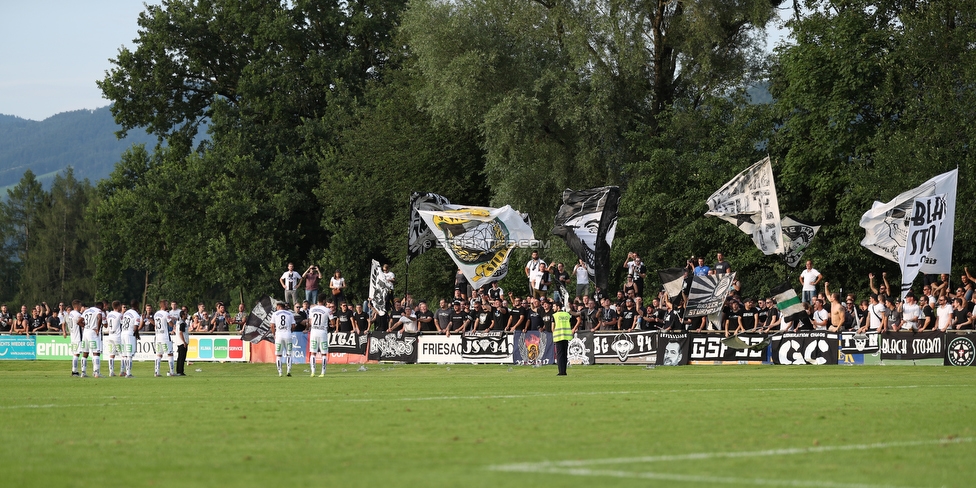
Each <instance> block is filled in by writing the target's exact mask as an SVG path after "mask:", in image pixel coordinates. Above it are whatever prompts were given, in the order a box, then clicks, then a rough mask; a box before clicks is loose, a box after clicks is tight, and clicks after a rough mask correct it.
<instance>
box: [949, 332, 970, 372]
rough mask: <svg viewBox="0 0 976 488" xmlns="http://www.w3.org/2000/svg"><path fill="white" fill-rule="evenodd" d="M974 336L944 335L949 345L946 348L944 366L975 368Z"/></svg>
mask: <svg viewBox="0 0 976 488" xmlns="http://www.w3.org/2000/svg"><path fill="white" fill-rule="evenodd" d="M973 337H974V334H972V333H969V334H953V335H948V334H946V338H947V339H948V340H949V344H948V345H947V346H946V355H945V361H944V362H943V364H945V365H946V366H976V342H974V341H973Z"/></svg>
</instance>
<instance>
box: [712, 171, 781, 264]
mask: <svg viewBox="0 0 976 488" xmlns="http://www.w3.org/2000/svg"><path fill="white" fill-rule="evenodd" d="M706 203H707V204H708V212H705V215H711V216H713V217H718V218H720V219H722V220H724V221H726V222H729V223H732V224H735V226H736V227H738V228H739V229H740V230H742V232H745V233H746V234H749V235H751V236H752V242H754V243H755V244H756V247H758V248H759V250H760V251H762V252H763V254H766V255H767V256H768V255H770V254H780V253H782V252H783V228H782V222H781V221H780V216H779V200H778V199H777V198H776V185H775V183H774V181H773V165H772V162H770V160H769V158H768V157H767V158H765V159H763V160H762V161H759V162H757V163H756V164H753V165H752V166H750V167H748V168H746V169H745V170H743V171H742V172H741V173H739V174H738V175H736V176H735V178H732V179H731V180H730V181H729V182H728V183H726V184H725V186H723V187H722V188H719V189H718V191H716V192H715V193H713V194H712V196H710V197H708V201H707V202H706Z"/></svg>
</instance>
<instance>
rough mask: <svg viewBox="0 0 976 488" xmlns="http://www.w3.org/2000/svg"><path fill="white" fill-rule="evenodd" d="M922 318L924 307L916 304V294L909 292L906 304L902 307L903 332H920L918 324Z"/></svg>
mask: <svg viewBox="0 0 976 488" xmlns="http://www.w3.org/2000/svg"><path fill="white" fill-rule="evenodd" d="M921 317H922V307H919V306H918V303H916V302H915V294H914V293H912V292H908V294H906V295H905V303H903V304H902V306H901V320H902V322H901V330H913V331H914V330H918V322H919V319H920V318H921Z"/></svg>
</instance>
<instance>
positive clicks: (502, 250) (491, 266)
mask: <svg viewBox="0 0 976 488" xmlns="http://www.w3.org/2000/svg"><path fill="white" fill-rule="evenodd" d="M419 213H420V215H421V217H423V218H424V220H425V221H426V222H427V225H428V226H429V227H430V228H431V230H432V231H433V232H434V235H435V236H437V240H438V242H440V244H441V247H443V248H444V250H445V251H447V254H448V255H449V256H451V259H452V260H454V263H455V264H457V266H458V268H459V269H460V270H461V272H462V273H464V276H465V277H467V278H468V282H469V283H471V286H472V287H474V288H475V289H477V288H481V287H483V286H485V285H487V284H489V283H491V282H493V281H498V280H500V279H502V278H504V277H505V275H506V274H508V256H509V254H510V253H511V252H512V249H514V248H516V247H532V246H534V245H536V244H537V242H536V241H535V236H534V234H533V233H532V227H531V226H530V225H529V224H528V223H527V222H526V217H525V216H523V215H522V214H520V213H519V212H517V211H515V210H514V209H513V208H512V207H511V206H508V205H506V206H504V207H501V208H487V207H461V208H458V209H453V210H443V211H425V210H421V211H419Z"/></svg>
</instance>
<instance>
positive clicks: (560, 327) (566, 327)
mask: <svg viewBox="0 0 976 488" xmlns="http://www.w3.org/2000/svg"><path fill="white" fill-rule="evenodd" d="M553 308H554V310H555V311H554V312H553V313H552V341H553V344H554V345H555V347H556V368H557V369H558V372H557V373H556V375H557V376H566V363H567V362H568V347H569V341H570V340H572V338H573V332H572V329H571V327H570V324H569V322H570V319H571V318H572V317H571V316H570V314H569V312H566V311H564V310H563V309H562V305H561V304H560V303H559V302H556V303H555V304H553Z"/></svg>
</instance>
